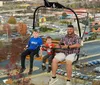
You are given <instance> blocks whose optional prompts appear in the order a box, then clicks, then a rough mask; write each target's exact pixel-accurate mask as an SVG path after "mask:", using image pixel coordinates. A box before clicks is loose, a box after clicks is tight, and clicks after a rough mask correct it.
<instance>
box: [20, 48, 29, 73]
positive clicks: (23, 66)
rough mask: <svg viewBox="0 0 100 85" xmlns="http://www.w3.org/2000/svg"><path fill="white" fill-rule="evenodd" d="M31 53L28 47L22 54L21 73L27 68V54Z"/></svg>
mask: <svg viewBox="0 0 100 85" xmlns="http://www.w3.org/2000/svg"><path fill="white" fill-rule="evenodd" d="M29 54H30V51H29V50H28V49H27V50H25V51H24V52H23V53H22V54H21V70H20V73H22V72H23V71H24V70H25V58H26V56H27V55H29Z"/></svg>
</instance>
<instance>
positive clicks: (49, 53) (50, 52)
mask: <svg viewBox="0 0 100 85" xmlns="http://www.w3.org/2000/svg"><path fill="white" fill-rule="evenodd" d="M52 48H54V44H53V43H52V38H51V37H50V36H48V37H47V38H46V43H45V45H44V47H42V48H41V52H42V50H45V51H46V52H47V55H45V56H44V57H43V61H42V62H43V63H42V70H43V71H44V70H45V69H46V64H45V63H46V60H47V59H48V63H49V65H48V70H47V72H50V71H51V63H52V59H53V57H54V55H53V49H52Z"/></svg>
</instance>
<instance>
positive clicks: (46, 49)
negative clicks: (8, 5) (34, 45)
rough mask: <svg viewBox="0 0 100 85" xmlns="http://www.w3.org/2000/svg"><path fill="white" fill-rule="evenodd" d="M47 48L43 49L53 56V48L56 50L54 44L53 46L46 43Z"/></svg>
mask: <svg viewBox="0 0 100 85" xmlns="http://www.w3.org/2000/svg"><path fill="white" fill-rule="evenodd" d="M45 46H46V47H43V48H42V50H45V51H47V53H48V54H49V55H51V54H53V51H52V48H54V44H53V43H52V44H48V43H46V44H45ZM50 47H51V48H50Z"/></svg>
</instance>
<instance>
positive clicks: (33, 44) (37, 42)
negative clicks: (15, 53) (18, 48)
mask: <svg viewBox="0 0 100 85" xmlns="http://www.w3.org/2000/svg"><path fill="white" fill-rule="evenodd" d="M41 45H42V39H41V38H40V37H39V32H38V30H34V31H33V37H31V38H30V40H29V42H28V45H26V47H27V49H26V50H25V51H24V52H23V53H22V54H21V69H20V73H22V72H24V70H25V58H26V56H27V55H30V70H29V72H28V74H32V69H33V59H34V55H35V54H38V52H39V49H40V46H41Z"/></svg>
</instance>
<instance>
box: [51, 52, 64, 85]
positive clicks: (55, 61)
mask: <svg viewBox="0 0 100 85" xmlns="http://www.w3.org/2000/svg"><path fill="white" fill-rule="evenodd" d="M64 59H65V54H64V53H58V54H57V55H56V56H55V57H54V59H53V60H52V78H51V80H50V82H49V85H55V82H57V80H58V79H56V71H57V68H58V62H59V61H63V60H64Z"/></svg>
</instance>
